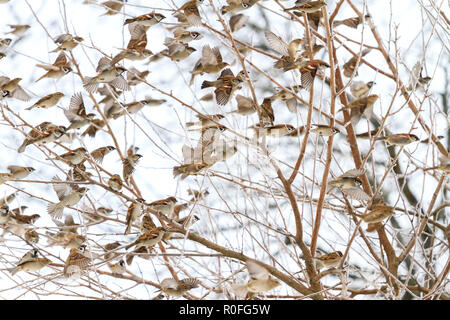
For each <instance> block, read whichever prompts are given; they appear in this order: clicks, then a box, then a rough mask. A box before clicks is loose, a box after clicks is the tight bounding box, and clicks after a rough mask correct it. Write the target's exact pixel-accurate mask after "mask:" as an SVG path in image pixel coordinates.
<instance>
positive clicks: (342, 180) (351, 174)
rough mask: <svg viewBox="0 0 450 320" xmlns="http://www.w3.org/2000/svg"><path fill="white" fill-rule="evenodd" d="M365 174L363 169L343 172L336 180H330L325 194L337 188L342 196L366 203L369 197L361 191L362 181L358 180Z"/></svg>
mask: <svg viewBox="0 0 450 320" xmlns="http://www.w3.org/2000/svg"><path fill="white" fill-rule="evenodd" d="M364 173H365V170H364V169H352V170H349V171H346V172H344V173H343V174H341V175H340V176H339V177H337V178H336V179H333V180H330V181H329V182H328V185H327V193H329V192H331V191H332V190H333V189H334V188H338V189H339V190H341V191H342V193H343V194H345V195H347V196H349V197H351V198H354V199H356V200H359V201H368V200H370V196H369V195H368V194H367V193H365V192H364V190H362V189H361V185H362V180H361V179H360V178H359V177H360V176H362V175H363V174H364Z"/></svg>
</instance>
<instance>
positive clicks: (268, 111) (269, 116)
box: [259, 97, 275, 127]
mask: <svg viewBox="0 0 450 320" xmlns="http://www.w3.org/2000/svg"><path fill="white" fill-rule="evenodd" d="M259 107H260V113H261V120H262V123H263V125H264V127H270V126H273V122H274V121H275V114H274V113H273V108H272V97H266V98H264V100H263V102H262V103H261V105H260V106H259Z"/></svg>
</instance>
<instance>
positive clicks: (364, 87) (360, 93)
mask: <svg viewBox="0 0 450 320" xmlns="http://www.w3.org/2000/svg"><path fill="white" fill-rule="evenodd" d="M374 84H375V82H373V81H369V82H364V81H353V82H352V84H351V85H350V92H351V93H352V96H353V97H355V98H356V99H359V98H362V97H364V96H366V95H367V94H368V93H369V91H370V89H372V87H373V85H374Z"/></svg>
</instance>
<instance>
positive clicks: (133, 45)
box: [111, 24, 153, 66]
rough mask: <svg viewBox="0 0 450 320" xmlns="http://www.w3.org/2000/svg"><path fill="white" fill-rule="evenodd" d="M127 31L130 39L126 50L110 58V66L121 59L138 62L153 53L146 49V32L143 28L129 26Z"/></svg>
mask: <svg viewBox="0 0 450 320" xmlns="http://www.w3.org/2000/svg"><path fill="white" fill-rule="evenodd" d="M129 29H130V34H131V38H130V41H129V42H128V45H127V48H126V49H125V50H122V51H121V52H120V53H119V54H117V55H116V56H114V57H113V58H112V60H111V66H113V65H115V64H116V63H118V62H119V61H121V60H123V59H127V60H131V61H140V60H144V59H146V58H148V57H150V56H151V55H152V54H153V52H151V51H150V50H148V49H146V46H147V32H146V30H145V27H144V26H142V25H140V24H130V25H129Z"/></svg>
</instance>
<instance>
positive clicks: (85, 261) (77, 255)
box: [63, 245, 91, 278]
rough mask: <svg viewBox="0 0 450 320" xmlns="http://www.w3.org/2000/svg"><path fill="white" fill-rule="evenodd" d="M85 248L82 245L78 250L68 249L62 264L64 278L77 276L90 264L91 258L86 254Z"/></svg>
mask: <svg viewBox="0 0 450 320" xmlns="http://www.w3.org/2000/svg"><path fill="white" fill-rule="evenodd" d="M85 253H86V246H85V245H82V246H80V247H79V248H72V249H70V252H69V255H68V256H67V258H66V263H65V264H64V270H63V274H64V277H66V278H70V277H72V276H74V275H79V274H80V273H81V272H82V271H83V270H85V269H86V268H87V267H88V266H89V264H90V263H91V258H90V257H89V256H87V255H86V254H85Z"/></svg>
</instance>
